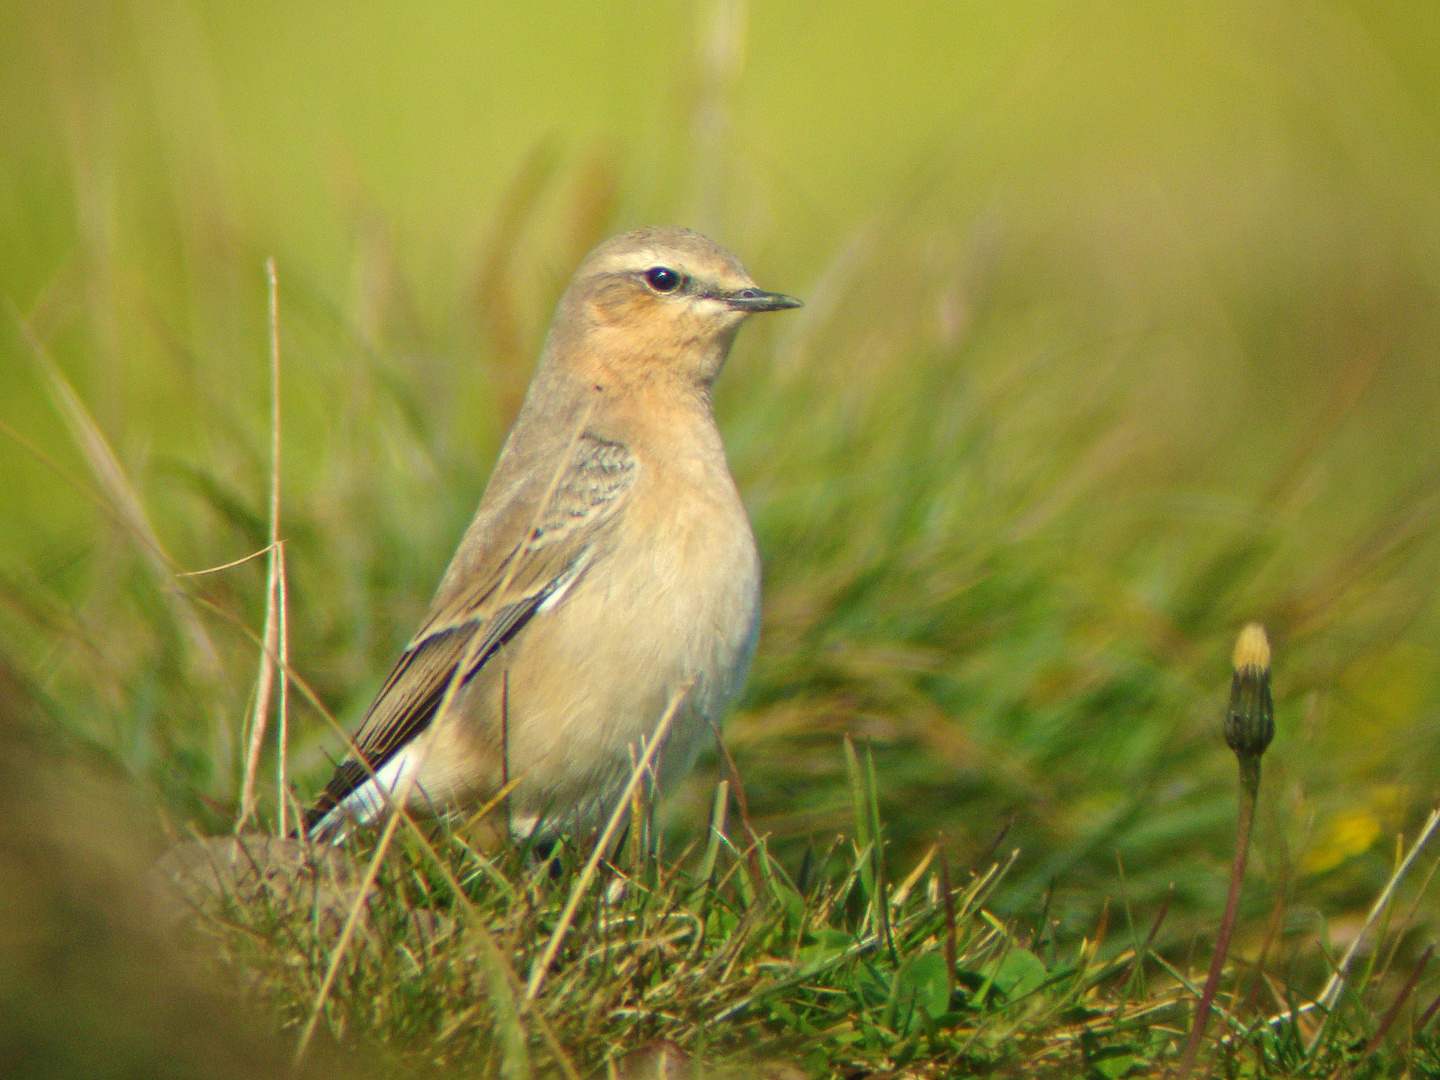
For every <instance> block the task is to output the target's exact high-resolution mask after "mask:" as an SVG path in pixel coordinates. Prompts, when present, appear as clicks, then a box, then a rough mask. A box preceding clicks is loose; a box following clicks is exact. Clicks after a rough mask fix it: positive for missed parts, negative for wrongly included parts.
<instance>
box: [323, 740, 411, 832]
mask: <svg viewBox="0 0 1440 1080" xmlns="http://www.w3.org/2000/svg"><path fill="white" fill-rule="evenodd" d="M416 763H417V760H416V754H415V743H414V741H411V742H410V743H409V744H408V745H407V746H405V747H403V748H401V749H400V750H399V751H397V752H396V753H395V755H394V756H393V757H391V759H390V760H389V761H387V762H386V763H385V764H384V765H382V766H380V768H378V769H376V770H375V775H374V776H371V777H368V778H367V779H366V780H365V782H364V783H363V784H361V785H360V786H359V787H357V788H356V789H355V790H354V791H352V792H351V793H350V794H349V795H346V796H345V798H343V799H341V800H340V801H339V802H338V803H337V804H336V805H335V806H334V807H333V808H332V809H331V810H330V812H329V813H327V814H326V815H325V816H324V817H322V818H321V819H320V820H319V821H317V822H316V823H315V824H314V825H312V826H310V839H311V840H321V839H329V840H331V841H332V842H333V843H337V844H338V843H340V841H342V840H343V839H344V838H345V835H346V832H347V829H346V828H345V826H346V825H368V824H369V823H370V822H372V821H374V820H375V819H376V818H377V817H379V816H380V812H381V811H382V810H384V809H385V807H386V805H387V804H388V803H389V802H390V796H391V795H393V794H394V793H395V791H396V789H397V788H399V787H400V785H401V784H402V783H403V782H404V780H405V777H406V775H407V774H408V773H409V772H411V771H413V770H414V768H415V765H416ZM415 790H416V791H418V790H419V785H418V784H417V785H416V788H415Z"/></svg>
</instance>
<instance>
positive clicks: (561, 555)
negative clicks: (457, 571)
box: [309, 435, 635, 822]
mask: <svg viewBox="0 0 1440 1080" xmlns="http://www.w3.org/2000/svg"><path fill="white" fill-rule="evenodd" d="M539 479H540V481H543V487H542V486H540V482H537V483H536V484H535V485H533V486H532V487H531V488H530V489H529V490H525V489H522V490H520V491H518V492H517V493H516V494H515V495H514V496H513V497H512V498H511V499H510V500H509V502H508V505H506V506H504V507H498V508H496V509H497V511H498V512H497V513H496V514H494V515H493V516H492V517H491V518H490V520H491V522H493V525H492V527H491V528H490V529H489V534H488V535H487V536H485V537H484V548H483V550H482V551H480V552H478V553H477V552H473V551H471V552H466V555H467V556H468V557H470V558H471V559H472V560H473V562H472V565H473V567H474V572H472V573H467V574H465V575H463V576H461V577H459V578H458V579H457V580H456V581H455V582H454V583H453V585H452V587H450V588H449V589H446V590H443V591H442V593H441V594H440V595H439V596H437V597H436V604H435V607H434V609H433V610H432V612H431V615H430V618H429V619H428V620H427V621H426V624H425V626H424V627H423V628H422V629H421V631H420V633H419V634H417V635H416V636H415V639H414V640H413V641H412V642H411V644H410V647H409V648H408V649H406V650H405V653H404V655H402V656H401V657H400V660H399V662H398V663H397V664H396V665H395V670H394V671H392V672H391V673H390V678H389V679H387V680H386V681H385V685H384V687H382V688H381V690H380V693H379V694H378V695H377V696H376V698H375V702H374V704H372V705H371V706H370V711H369V712H368V713H367V714H366V716H365V720H364V722H363V723H362V724H361V726H360V730H359V732H358V733H357V734H356V736H355V746H354V751H353V752H352V753H351V754H350V755H349V757H348V758H347V759H346V760H345V761H343V762H342V763H341V764H340V766H339V767H338V768H337V769H336V770H335V775H334V776H333V777H332V778H331V780H330V783H329V784H328V785H326V787H325V791H324V793H323V794H322V795H321V796H320V799H319V800H318V801H317V803H316V805H315V808H314V809H313V810H312V811H311V812H310V815H309V820H310V821H311V822H314V821H317V820H319V819H320V818H322V817H323V816H324V815H325V814H327V813H328V812H329V811H330V810H332V809H333V808H334V807H335V806H337V805H339V804H340V803H341V802H342V801H343V800H344V799H345V798H346V796H348V795H350V794H351V793H352V792H353V791H355V790H356V789H357V788H358V787H360V786H361V785H362V784H363V783H364V782H365V781H366V779H367V778H368V777H369V775H370V773H371V772H374V771H377V770H379V769H380V768H381V767H382V766H383V765H384V764H385V763H386V761H388V760H389V759H390V758H391V757H392V756H394V754H395V753H396V752H397V751H398V750H400V749H401V748H402V747H403V746H405V745H406V744H407V743H408V742H410V740H412V739H413V738H414V737H415V736H416V735H418V734H419V733H420V732H422V731H424V730H425V728H426V727H427V726H429V724H430V721H431V720H432V719H434V716H435V713H436V710H437V709H438V708H439V707H440V703H441V701H442V700H443V699H444V697H445V693H446V690H447V688H448V687H449V685H450V682H451V680H452V679H454V678H456V676H457V669H459V667H460V666H461V664H462V663H463V664H464V667H465V670H464V671H463V672H461V673H460V674H459V678H460V679H461V681H462V682H463V681H465V680H468V679H470V678H472V677H473V676H474V675H475V673H476V672H477V671H479V670H480V669H481V668H482V667H483V666H484V665H485V663H486V662H487V661H488V660H489V659H490V658H491V657H492V656H493V655H495V653H496V651H497V650H498V649H499V648H500V647H501V646H502V645H504V644H505V643H506V642H507V641H509V640H511V639H512V638H513V637H514V636H515V635H516V634H518V633H519V632H520V631H521V630H522V629H523V628H524V626H525V624H526V623H527V622H529V621H530V619H531V618H532V617H533V616H534V615H535V613H536V612H537V611H538V610H539V609H540V608H541V607H542V606H544V605H545V604H546V602H547V601H551V602H559V601H561V600H563V596H564V592H565V591H566V590H567V589H568V588H569V586H570V585H571V583H573V582H574V580H575V579H576V578H577V577H578V576H579V575H580V574H581V573H582V572H583V571H584V569H585V567H586V566H587V565H588V564H589V562H590V560H591V559H592V558H593V557H594V555H595V551H596V548H597V546H598V545H599V544H600V542H601V541H602V539H603V536H604V533H605V527H606V525H607V523H608V522H610V521H613V520H614V518H615V515H616V512H617V511H618V509H619V508H620V506H621V505H622V504H623V503H624V501H625V498H624V497H625V494H626V493H627V492H628V491H629V490H630V488H631V487H632V486H633V484H634V481H635V459H634V457H633V456H632V455H631V453H630V451H629V450H628V449H626V447H625V446H623V445H622V444H620V443H616V442H610V441H607V440H604V439H600V438H597V437H595V436H591V435H585V436H582V437H581V438H579V439H578V440H576V443H575V447H574V450H573V452H572V454H571V455H570V463H569V465H568V467H567V468H566V469H565V471H564V472H563V473H561V474H560V475H559V476H558V477H555V476H553V475H552V476H546V477H541V478H539ZM482 513H483V508H482ZM468 541H470V538H469V537H467V542H468ZM462 550H463V548H462ZM477 555H478V558H477V557H476V556H477ZM357 753H358V754H359V755H363V758H364V761H363V762H362V761H361V760H359V759H358V758H357Z"/></svg>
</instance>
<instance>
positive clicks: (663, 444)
mask: <svg viewBox="0 0 1440 1080" xmlns="http://www.w3.org/2000/svg"><path fill="white" fill-rule="evenodd" d="M799 306H801V302H800V301H799V300H796V299H795V298H793V297H790V296H785V295H783V294H781V293H774V292H767V291H765V290H762V289H760V288H758V287H757V286H756V285H755V282H754V280H753V279H752V278H751V277H750V275H749V273H747V272H746V270H745V268H744V266H743V265H742V264H741V263H740V261H739V260H738V259H737V258H736V257H735V256H734V255H732V254H731V253H730V252H728V251H726V250H725V249H724V248H722V247H720V246H719V245H718V244H716V243H714V242H713V241H711V240H709V239H707V238H706V237H704V236H702V235H700V234H699V233H696V232H693V231H691V230H689V229H684V228H680V227H675V226H664V227H650V228H642V229H636V230H633V231H630V232H626V233H623V234H621V235H619V236H616V237H613V238H611V239H610V240H607V241H605V242H604V243H602V244H600V245H599V246H598V247H597V248H595V250H593V251H592V252H591V253H590V254H589V255H587V256H586V257H585V258H584V259H583V260H582V261H581V263H580V265H579V267H578V268H577V269H576V271H575V274H574V277H573V278H572V279H571V281H570V284H569V286H568V287H567V288H566V290H565V291H564V293H563V294H562V296H561V297H560V300H559V302H558V304H557V306H556V309H555V314H554V317H553V319H552V321H551V324H550V328H549V331H548V333H547V334H546V337H545V340H544V344H543V346H542V347H541V350H540V354H539V358H538V360H537V362H536V366H535V372H534V375H533V377H532V379H531V382H530V386H529V388H528V390H527V391H526V394H525V398H524V401H523V403H522V404H521V407H520V409H519V412H518V413H517V415H516V417H515V420H514V423H513V425H512V426H511V429H510V432H509V434H508V435H507V436H506V439H505V442H504V444H503V446H502V448H501V451H500V455H499V457H498V459H497V461H496V463H495V466H494V469H493V470H492V472H491V475H490V478H489V481H488V482H487V484H486V488H485V491H484V494H483V495H482V497H481V501H480V506H479V509H478V510H477V511H476V514H475V517H474V520H473V521H472V522H471V524H470V526H469V528H468V529H467V530H466V532H465V534H464V536H463V538H462V539H461V541H460V544H459V547H458V549H457V550H456V552H455V555H454V557H453V559H452V560H451V562H450V565H449V568H448V569H447V570H446V571H445V574H444V576H443V578H442V579H441V582H440V585H439V587H438V589H437V591H436V593H435V597H434V599H433V601H432V602H431V605H430V608H429V611H428V613H427V615H426V616H425V619H424V621H423V623H422V625H421V626H420V629H419V630H418V632H417V633H416V634H415V636H414V637H413V638H412V639H411V641H410V643H409V644H408V646H407V647H406V648H405V650H404V652H403V653H402V655H401V656H400V658H399V660H398V661H397V663H396V664H395V667H394V670H393V671H391V673H390V676H389V678H388V679H387V680H386V681H385V683H384V685H383V686H382V687H381V689H380V691H379V693H378V694H377V695H376V697H375V700H374V703H373V704H372V705H371V706H370V708H369V710H368V711H367V712H366V714H365V717H364V719H363V720H362V722H361V724H360V726H359V729H358V731H357V732H356V734H355V735H354V737H353V739H352V740H351V744H350V747H349V752H348V754H347V755H346V756H345V757H344V759H343V760H341V761H340V763H339V765H338V766H337V767H336V769H335V771H334V774H333V776H332V777H331V779H330V781H329V783H328V784H327V785H326V787H325V788H324V790H323V792H322V793H321V794H320V795H319V797H318V798H317V799H316V801H315V802H314V804H313V806H312V807H311V808H310V810H309V811H308V812H307V813H306V815H305V817H304V823H303V827H302V830H303V832H304V834H305V835H306V836H307V837H308V838H309V839H311V840H317V841H319V840H329V841H330V842H332V843H333V842H339V840H340V839H341V838H343V837H344V836H346V835H348V833H349V830H350V827H351V826H352V825H356V824H365V823H368V822H371V821H374V820H375V819H376V818H377V817H378V816H379V815H380V814H382V813H383V812H384V811H385V810H386V808H387V807H388V806H390V804H391V802H392V801H395V799H396V798H397V797H398V796H399V794H400V793H401V792H402V791H404V792H406V793H407V797H406V799H405V806H406V809H407V810H411V811H419V812H426V811H428V812H432V813H437V812H447V811H450V810H453V809H457V808H464V807H473V806H476V805H480V804H482V803H483V802H485V801H491V800H494V799H497V798H499V797H500V795H502V794H503V795H504V799H503V803H504V805H505V806H506V812H507V816H508V821H507V825H508V831H509V833H510V836H511V837H512V838H516V839H519V838H528V837H532V836H535V835H539V836H558V835H561V834H562V833H563V832H565V831H567V830H573V829H577V828H581V827H584V826H585V825H586V823H587V822H594V821H596V820H598V818H599V815H601V814H603V813H605V812H607V811H608V810H610V809H612V808H613V806H614V803H615V801H616V800H617V797H618V794H619V792H620V790H621V789H622V788H623V787H624V786H625V784H626V782H627V781H628V780H629V778H630V774H631V770H632V768H633V766H634V762H635V761H636V760H637V758H638V756H639V754H640V750H641V746H642V744H643V743H645V742H647V741H648V740H649V739H650V738H651V736H652V735H653V734H654V733H655V732H656V730H657V728H658V726H659V724H660V722H661V720H662V717H664V715H665V714H666V713H667V712H669V713H670V716H669V717H668V719H669V721H670V722H669V724H668V727H667V730H666V732H665V734H664V738H663V740H662V742H661V743H660V745H659V746H658V747H657V748H656V753H655V755H654V761H653V763H652V768H653V769H654V776H655V782H656V785H657V786H658V788H659V790H660V791H661V792H662V793H663V792H664V791H665V790H667V789H670V788H672V787H673V785H674V784H675V782H676V781H677V780H679V779H680V778H682V777H683V776H684V775H686V774H687V773H688V772H689V771H690V769H691V767H692V766H693V764H694V761H695V758H696V756H697V755H698V753H699V751H700V750H701V749H702V748H703V746H704V743H705V739H706V736H707V734H708V733H709V732H711V730H712V729H713V728H714V726H715V725H718V722H719V720H720V719H721V717H722V715H723V713H724V712H725V710H726V708H727V707H728V706H729V705H730V703H731V702H732V701H733V700H734V699H735V697H736V696H737V694H738V693H739V691H740V689H741V687H742V686H743V684H744V681H745V678H746V673H747V671H748V668H749V665H750V661H751V658H752V656H753V655H754V651H755V645H756V639H757V636H758V631H759V621H760V559H759V554H758V552H757V549H756V545H755V538H754V534H753V532H752V531H751V527H750V521H749V518H748V516H747V515H746V512H745V508H744V505H743V504H742V502H741V500H740V496H739V493H738V492H737V490H736V486H735V481H734V479H733V478H732V476H731V474H730V469H729V465H728V462H727V459H726V455H725V448H724V445H723V443H722V441H721V437H720V432H719V429H718V427H717V426H716V422H715V417H714V413H713V410H712V405H711V388H712V386H713V385H714V382H715V380H716V378H717V376H719V374H720V371H721V368H722V367H723V366H724V364H725V360H726V358H727V356H728V355H729V352H730V347H731V344H732V343H733V342H734V340H735V336H736V334H737V332H738V331H739V329H740V327H741V325H742V324H743V323H744V322H745V321H746V320H747V319H748V318H749V317H750V316H751V315H754V314H756V313H758V312H765V311H778V310H782V309H786V308H795V307H799ZM447 695H448V697H449V698H450V699H451V700H449V701H447V700H446V698H447Z"/></svg>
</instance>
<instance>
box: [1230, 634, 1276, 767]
mask: <svg viewBox="0 0 1440 1080" xmlns="http://www.w3.org/2000/svg"><path fill="white" fill-rule="evenodd" d="M1234 662H1235V674H1234V675H1233V676H1232V677H1231V680H1230V708H1229V710H1228V711H1227V712H1226V714H1225V743H1226V745H1228V746H1229V747H1230V749H1231V750H1234V751H1235V753H1236V754H1237V755H1239V756H1240V757H1242V758H1258V757H1259V756H1260V755H1261V754H1263V753H1265V748H1266V747H1268V746H1269V745H1270V740H1271V739H1273V738H1274V737H1275V705H1274V702H1273V701H1272V700H1271V698H1270V642H1269V640H1267V639H1266V637H1265V629H1264V627H1262V626H1261V625H1260V624H1259V623H1251V624H1250V625H1249V626H1247V627H1245V629H1244V630H1241V631H1240V637H1239V640H1237V641H1236V642H1235V660H1234Z"/></svg>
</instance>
